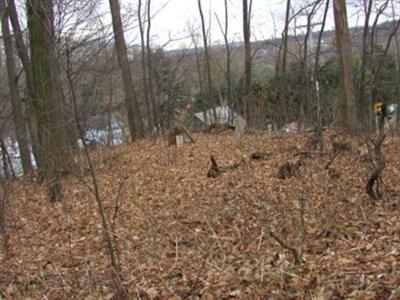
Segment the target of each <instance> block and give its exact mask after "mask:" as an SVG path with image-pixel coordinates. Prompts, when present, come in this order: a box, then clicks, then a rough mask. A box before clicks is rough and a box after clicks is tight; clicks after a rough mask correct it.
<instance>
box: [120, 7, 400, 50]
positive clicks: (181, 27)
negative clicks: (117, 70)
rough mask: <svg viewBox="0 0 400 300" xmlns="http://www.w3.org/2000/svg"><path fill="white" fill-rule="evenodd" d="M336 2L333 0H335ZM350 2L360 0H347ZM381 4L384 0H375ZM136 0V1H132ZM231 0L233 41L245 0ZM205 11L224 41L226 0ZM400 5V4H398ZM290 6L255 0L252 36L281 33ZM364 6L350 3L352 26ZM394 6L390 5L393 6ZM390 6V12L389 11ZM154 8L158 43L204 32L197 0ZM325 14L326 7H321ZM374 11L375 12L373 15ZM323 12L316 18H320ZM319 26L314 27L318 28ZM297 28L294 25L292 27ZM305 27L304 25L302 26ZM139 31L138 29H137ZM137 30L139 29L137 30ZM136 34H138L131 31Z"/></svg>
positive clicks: (154, 37)
mask: <svg viewBox="0 0 400 300" xmlns="http://www.w3.org/2000/svg"><path fill="white" fill-rule="evenodd" d="M307 1H308V2H311V1H312V0H292V5H293V7H294V10H296V9H297V8H298V7H299V6H300V5H303V4H304V3H305V2H307ZM136 2H137V1H133V0H122V3H123V6H124V8H129V9H135V7H136ZM143 2H145V0H143ZM331 2H332V1H331ZM347 2H356V0H353V1H347ZM374 2H376V5H379V2H380V1H374ZM396 2H397V3H398V2H400V1H398V0H397V1H396ZM132 3H134V4H132ZM228 3H229V8H228V9H229V32H230V34H229V37H230V40H231V41H241V40H242V16H241V14H242V1H241V0H228ZM202 6H203V11H204V14H205V19H206V23H207V24H208V25H207V26H209V27H210V29H211V40H212V42H213V43H222V41H223V36H222V34H221V31H220V29H219V26H218V23H217V20H216V17H215V14H217V15H218V16H219V18H220V20H221V21H222V22H224V0H202ZM398 8H400V5H399V6H398ZM285 9H286V1H285V0H253V10H252V26H251V27H252V39H253V40H263V39H269V38H272V37H274V35H275V30H274V28H276V31H277V32H276V34H277V35H278V36H280V34H281V32H282V29H283V22H284V15H285ZM359 10H360V8H359V7H354V6H352V5H351V6H350V5H349V6H348V17H349V24H350V26H360V25H362V24H363V15H362V14H360V13H359ZM389 10H390V9H389ZM389 10H388V13H389ZM152 11H153V12H156V11H158V13H157V14H156V15H155V16H154V19H153V21H152V22H153V23H152V40H153V43H154V44H157V45H163V44H164V43H166V42H167V41H168V40H169V39H170V38H173V39H180V38H183V37H186V36H188V25H189V24H190V25H191V26H193V27H194V28H195V29H196V31H197V32H199V33H200V18H199V12H198V7H197V0H152ZM320 11H321V14H322V11H323V9H321V10H320ZM373 17H374V14H372V18H373ZM321 18H322V16H318V17H316V18H315V21H316V22H318V21H319V20H320V19H321ZM301 24H305V21H304V18H303V19H299V20H298V21H297V25H301ZM292 26H293V24H292ZM333 28H334V21H333V15H332V7H331V8H330V10H329V16H328V20H327V25H326V30H331V29H333ZM318 29H319V27H315V29H314V30H318ZM292 30H293V28H292ZM300 30H301V29H300ZM136 31H137V30H136ZM136 34H137V33H136ZM131 36H134V35H131ZM188 45H190V39H189V38H187V39H183V40H179V41H174V42H172V43H170V44H169V45H168V48H170V49H171V48H178V47H185V46H188Z"/></svg>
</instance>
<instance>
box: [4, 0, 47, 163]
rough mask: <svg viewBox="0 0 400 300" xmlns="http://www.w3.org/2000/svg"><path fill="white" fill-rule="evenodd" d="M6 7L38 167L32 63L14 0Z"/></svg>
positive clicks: (10, 0) (9, 1)
mask: <svg viewBox="0 0 400 300" xmlns="http://www.w3.org/2000/svg"><path fill="white" fill-rule="evenodd" d="M7 9H8V13H9V17H10V21H11V25H12V28H13V33H14V38H15V45H16V49H17V53H18V56H19V59H20V60H21V62H22V65H23V67H24V71H25V76H26V86H27V90H28V98H29V99H28V101H27V104H28V107H27V108H28V111H27V117H28V118H29V121H28V125H29V132H30V135H31V140H32V150H33V154H34V156H35V160H36V165H37V166H38V167H40V165H41V162H40V159H39V149H38V136H37V123H36V122H37V120H36V118H35V99H36V97H35V86H34V82H33V74H32V64H31V60H30V58H29V55H28V49H27V47H26V46H25V42H24V39H23V34H22V30H21V26H20V24H19V20H18V13H17V9H16V7H15V1H14V0H7Z"/></svg>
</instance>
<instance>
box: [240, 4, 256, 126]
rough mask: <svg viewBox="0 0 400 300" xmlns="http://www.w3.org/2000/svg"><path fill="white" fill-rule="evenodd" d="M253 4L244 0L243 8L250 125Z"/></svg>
mask: <svg viewBox="0 0 400 300" xmlns="http://www.w3.org/2000/svg"><path fill="white" fill-rule="evenodd" d="M251 5H252V0H250V3H249V1H248V0H243V1H242V9H243V39H244V53H245V54H244V68H245V71H244V77H245V78H244V116H245V119H246V120H248V122H249V125H250V126H251V125H254V124H252V123H251V122H250V121H251V118H250V107H251V106H250V102H251V98H252V96H251V45H250V20H251Z"/></svg>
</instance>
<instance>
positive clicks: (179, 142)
mask: <svg viewBox="0 0 400 300" xmlns="http://www.w3.org/2000/svg"><path fill="white" fill-rule="evenodd" d="M175 139H176V145H177V146H181V145H183V135H181V134H178V135H176V136H175Z"/></svg>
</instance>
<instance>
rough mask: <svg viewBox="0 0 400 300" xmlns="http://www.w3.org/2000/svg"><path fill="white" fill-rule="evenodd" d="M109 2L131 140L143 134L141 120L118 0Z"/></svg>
mask: <svg viewBox="0 0 400 300" xmlns="http://www.w3.org/2000/svg"><path fill="white" fill-rule="evenodd" d="M109 2H110V9H111V17H112V23H113V29H114V40H115V49H116V52H117V58H118V64H119V66H120V68H121V71H122V78H123V85H124V92H125V104H126V109H127V112H128V123H129V130H130V134H131V138H132V140H135V139H137V138H140V137H142V136H143V134H144V128H143V120H142V117H141V115H140V111H139V104H138V102H137V99H136V91H135V87H134V84H133V79H132V74H131V69H130V63H129V59H128V54H127V50H126V43H125V38H124V33H123V27H122V20H121V12H120V5H119V1H118V0H109Z"/></svg>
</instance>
